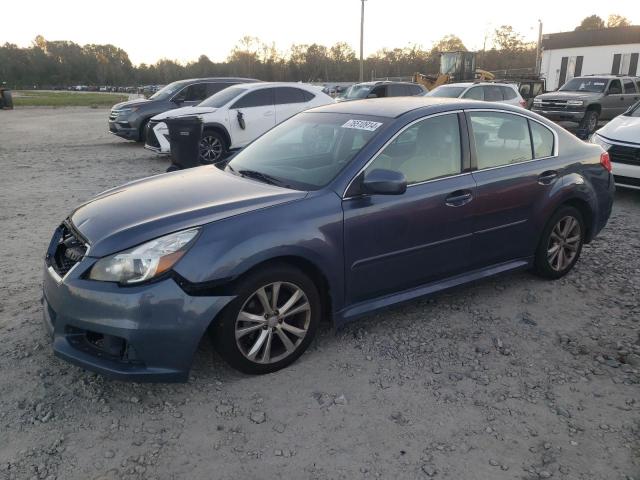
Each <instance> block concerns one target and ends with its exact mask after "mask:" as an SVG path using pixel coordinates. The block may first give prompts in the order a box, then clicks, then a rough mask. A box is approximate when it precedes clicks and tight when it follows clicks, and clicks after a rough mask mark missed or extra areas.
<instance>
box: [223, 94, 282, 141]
mask: <svg viewBox="0 0 640 480" xmlns="http://www.w3.org/2000/svg"><path fill="white" fill-rule="evenodd" d="M273 90H274V89H273V88H260V89H257V90H250V91H249V93H247V94H245V95H244V96H242V97H240V98H239V99H238V100H237V101H236V102H235V103H234V104H233V105H232V106H231V107H230V108H229V128H230V129H231V148H242V147H244V146H245V145H246V144H247V143H249V142H251V141H253V140H254V139H256V138H258V137H259V136H260V135H262V134H263V133H264V132H266V131H267V130H269V129H271V128H272V127H273V126H274V125H275V123H276V112H275V106H274V95H273Z"/></svg>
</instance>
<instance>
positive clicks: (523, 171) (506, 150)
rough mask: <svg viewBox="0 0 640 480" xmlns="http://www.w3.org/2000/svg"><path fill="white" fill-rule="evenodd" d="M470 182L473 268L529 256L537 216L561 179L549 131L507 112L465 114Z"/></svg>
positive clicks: (534, 244) (534, 238) (533, 249)
mask: <svg viewBox="0 0 640 480" xmlns="http://www.w3.org/2000/svg"><path fill="white" fill-rule="evenodd" d="M467 118H468V123H469V126H470V129H471V132H470V135H471V138H472V142H471V143H472V146H474V148H472V164H473V165H474V166H476V167H477V170H476V171H474V172H473V178H474V179H475V181H476V184H477V195H476V199H475V208H476V210H475V225H474V237H473V246H472V259H473V266H474V268H482V267H486V266H489V265H495V264H499V263H503V262H507V261H510V260H515V259H521V258H525V257H528V256H531V255H532V254H533V252H534V251H535V248H536V243H537V240H538V232H539V229H540V225H536V218H538V217H539V215H536V214H537V212H538V211H539V209H541V208H543V206H544V205H545V201H544V200H545V198H546V196H547V195H548V194H549V192H550V190H551V189H552V188H554V185H555V183H556V181H558V179H559V178H560V177H561V172H560V171H559V170H558V166H557V165H556V163H557V162H555V157H554V140H555V137H554V135H553V133H552V132H551V130H550V129H549V128H547V127H546V126H544V125H542V124H541V123H538V122H536V121H533V120H527V118H526V117H524V116H521V115H515V114H512V113H506V112H495V111H469V112H468V113H467Z"/></svg>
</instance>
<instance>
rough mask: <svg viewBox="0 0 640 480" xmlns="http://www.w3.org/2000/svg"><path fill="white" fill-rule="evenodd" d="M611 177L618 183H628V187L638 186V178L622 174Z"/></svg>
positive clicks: (639, 181) (639, 180)
mask: <svg viewBox="0 0 640 480" xmlns="http://www.w3.org/2000/svg"><path fill="white" fill-rule="evenodd" d="M613 178H614V179H615V181H616V183H617V184H619V185H628V186H630V187H637V188H640V178H633V177H623V176H622V175H614V176H613Z"/></svg>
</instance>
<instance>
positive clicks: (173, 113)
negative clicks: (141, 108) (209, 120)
mask: <svg viewBox="0 0 640 480" xmlns="http://www.w3.org/2000/svg"><path fill="white" fill-rule="evenodd" d="M216 110H218V109H217V108H214V107H198V106H193V107H181V108H176V109H173V110H169V111H167V112H163V113H160V114H158V115H156V116H155V117H153V118H152V119H151V120H153V121H158V120H164V119H165V118H169V117H180V116H183V115H202V114H204V113H213V112H215V111H216Z"/></svg>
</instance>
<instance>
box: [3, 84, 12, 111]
mask: <svg viewBox="0 0 640 480" xmlns="http://www.w3.org/2000/svg"><path fill="white" fill-rule="evenodd" d="M0 108H5V109H7V110H12V109H13V98H12V96H11V90H9V89H8V88H0Z"/></svg>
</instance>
